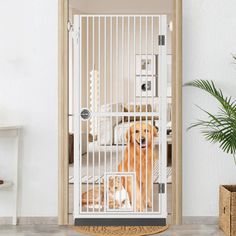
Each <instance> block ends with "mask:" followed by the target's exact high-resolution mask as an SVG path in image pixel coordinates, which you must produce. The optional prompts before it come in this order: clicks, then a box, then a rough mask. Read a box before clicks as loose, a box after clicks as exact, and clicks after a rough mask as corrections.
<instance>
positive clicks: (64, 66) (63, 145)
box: [58, 0, 69, 225]
mask: <svg viewBox="0 0 236 236" xmlns="http://www.w3.org/2000/svg"><path fill="white" fill-rule="evenodd" d="M58 2H59V6H58V10H59V12H58V14H59V15H58V18H59V25H58V36H59V42H58V43H59V48H58V55H59V60H58V62H59V63H58V73H59V82H58V93H59V104H58V112H59V127H58V129H59V131H58V132H59V140H58V145H59V150H58V151H59V162H58V169H59V173H58V175H59V183H58V224H59V225H66V224H68V211H69V201H68V195H69V191H68V179H69V176H68V175H69V174H68V172H69V164H68V160H69V159H68V33H67V19H68V0H59V1H58Z"/></svg>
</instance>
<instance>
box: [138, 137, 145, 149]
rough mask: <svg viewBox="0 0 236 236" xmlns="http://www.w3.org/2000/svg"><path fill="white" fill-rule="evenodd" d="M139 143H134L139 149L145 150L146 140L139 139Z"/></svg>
mask: <svg viewBox="0 0 236 236" xmlns="http://www.w3.org/2000/svg"><path fill="white" fill-rule="evenodd" d="M140 141H141V142H139V141H138V140H136V143H137V144H138V145H139V146H140V147H141V148H146V139H145V138H141V140H140Z"/></svg>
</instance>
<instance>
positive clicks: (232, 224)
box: [219, 185, 236, 236]
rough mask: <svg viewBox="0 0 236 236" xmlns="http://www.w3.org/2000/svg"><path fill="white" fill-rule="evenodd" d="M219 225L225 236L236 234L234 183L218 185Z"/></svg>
mask: <svg viewBox="0 0 236 236" xmlns="http://www.w3.org/2000/svg"><path fill="white" fill-rule="evenodd" d="M219 202H220V205H219V207H220V209H219V226H220V229H222V230H223V231H224V233H225V234H226V235H227V236H233V235H236V185H221V186H220V199H219Z"/></svg>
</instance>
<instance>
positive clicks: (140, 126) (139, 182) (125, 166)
mask: <svg viewBox="0 0 236 236" xmlns="http://www.w3.org/2000/svg"><path fill="white" fill-rule="evenodd" d="M156 136H157V129H156V128H155V127H154V126H152V125H150V124H146V122H136V123H135V124H134V125H132V126H131V127H130V128H129V130H128V131H127V133H126V140H127V146H126V148H125V151H124V159H123V160H122V161H121V162H120V164H119V166H118V171H119V172H135V173H136V179H135V180H134V181H135V183H134V184H135V187H136V189H135V191H136V194H135V195H136V211H144V209H146V204H147V207H152V188H153V183H152V170H153V168H152V167H153V162H154V160H155V159H157V153H155V152H154V151H153V146H152V137H153V138H154V137H156ZM152 152H153V160H152ZM146 168H147V175H146ZM131 181H132V179H131V177H126V178H125V177H123V178H122V184H123V186H124V188H125V189H126V191H127V192H128V194H129V199H130V201H132V197H133V196H132V194H133V189H132V182H131ZM146 188H147V196H146ZM131 203H132V202H131Z"/></svg>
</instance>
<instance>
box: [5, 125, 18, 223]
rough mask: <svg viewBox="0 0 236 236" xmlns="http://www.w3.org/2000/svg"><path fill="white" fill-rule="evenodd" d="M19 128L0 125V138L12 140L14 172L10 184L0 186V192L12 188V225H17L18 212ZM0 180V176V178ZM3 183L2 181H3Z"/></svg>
mask: <svg viewBox="0 0 236 236" xmlns="http://www.w3.org/2000/svg"><path fill="white" fill-rule="evenodd" d="M21 128H22V127H21V126H18V125H0V138H1V137H4V138H6V137H9V138H14V148H15V149H14V150H15V151H14V165H13V168H14V171H13V173H14V174H13V177H12V180H11V181H12V182H5V184H2V185H0V191H1V190H4V189H6V188H11V187H12V188H13V204H12V205H13V214H12V224H13V225H16V224H17V211H18V160H19V144H20V131H21ZM0 178H1V176H0ZM3 181H4V179H3Z"/></svg>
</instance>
